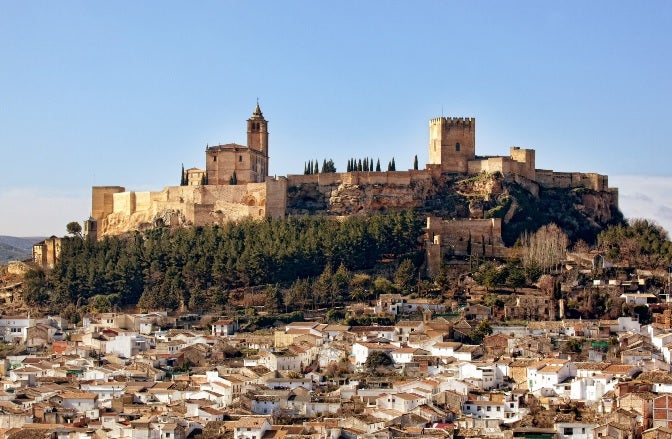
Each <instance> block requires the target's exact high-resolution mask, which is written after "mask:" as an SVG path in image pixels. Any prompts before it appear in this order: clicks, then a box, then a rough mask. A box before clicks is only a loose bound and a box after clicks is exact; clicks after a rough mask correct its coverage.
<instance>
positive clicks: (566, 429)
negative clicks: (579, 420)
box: [563, 427, 574, 436]
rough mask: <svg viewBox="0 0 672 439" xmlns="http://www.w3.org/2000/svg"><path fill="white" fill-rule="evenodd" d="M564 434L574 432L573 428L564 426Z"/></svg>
mask: <svg viewBox="0 0 672 439" xmlns="http://www.w3.org/2000/svg"><path fill="white" fill-rule="evenodd" d="M563 434H564V435H565V436H571V435H573V434H574V429H573V428H567V427H566V428H565V431H564V432H563Z"/></svg>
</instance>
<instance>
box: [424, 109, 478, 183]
mask: <svg viewBox="0 0 672 439" xmlns="http://www.w3.org/2000/svg"><path fill="white" fill-rule="evenodd" d="M475 158H476V119H475V118H473V117H466V118H465V117H437V118H435V119H432V120H430V121H429V163H430V164H433V165H440V166H441V171H442V172H456V173H467V172H468V162H469V160H474V159H475Z"/></svg>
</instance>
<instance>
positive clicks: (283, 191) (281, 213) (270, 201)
mask: <svg viewBox="0 0 672 439" xmlns="http://www.w3.org/2000/svg"><path fill="white" fill-rule="evenodd" d="M265 184H266V216H267V217H270V218H284V217H285V214H286V212H287V178H285V177H280V178H275V179H273V178H267V179H266V182H265Z"/></svg>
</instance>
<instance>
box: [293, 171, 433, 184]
mask: <svg viewBox="0 0 672 439" xmlns="http://www.w3.org/2000/svg"><path fill="white" fill-rule="evenodd" d="M431 179H432V172H431V171H430V170H426V169H418V170H415V169H414V170H408V171H380V172H375V171H355V172H333V173H331V172H330V173H325V174H312V175H288V176H287V185H288V186H300V185H302V184H308V183H313V184H315V183H317V184H318V185H319V186H339V185H341V184H349V185H376V184H380V185H393V186H394V185H396V186H408V185H410V184H411V182H417V181H429V180H431Z"/></svg>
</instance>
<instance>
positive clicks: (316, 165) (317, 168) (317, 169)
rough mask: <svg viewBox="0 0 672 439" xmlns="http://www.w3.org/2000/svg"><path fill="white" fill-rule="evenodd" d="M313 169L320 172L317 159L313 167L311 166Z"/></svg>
mask: <svg viewBox="0 0 672 439" xmlns="http://www.w3.org/2000/svg"><path fill="white" fill-rule="evenodd" d="M313 170H314V171H315V174H319V173H320V162H318V161H317V159H315V167H314V168H313Z"/></svg>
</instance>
